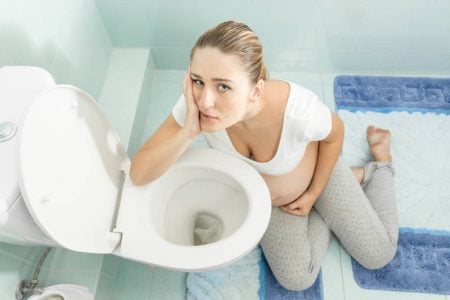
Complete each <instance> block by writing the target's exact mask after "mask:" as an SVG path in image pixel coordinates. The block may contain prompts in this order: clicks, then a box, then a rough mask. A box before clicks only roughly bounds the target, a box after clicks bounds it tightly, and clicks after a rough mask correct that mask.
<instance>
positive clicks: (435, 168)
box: [334, 76, 450, 294]
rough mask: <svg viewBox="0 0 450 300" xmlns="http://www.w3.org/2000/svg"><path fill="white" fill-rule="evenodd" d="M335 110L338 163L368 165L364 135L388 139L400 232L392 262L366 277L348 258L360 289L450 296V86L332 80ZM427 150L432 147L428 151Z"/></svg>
mask: <svg viewBox="0 0 450 300" xmlns="http://www.w3.org/2000/svg"><path fill="white" fill-rule="evenodd" d="M334 96H335V101H336V110H337V111H338V114H339V115H340V116H341V118H342V119H343V120H344V123H345V125H346V133H345V140H344V147H343V151H342V152H343V157H344V159H345V160H346V161H347V162H348V163H349V165H363V164H364V163H365V162H367V161H368V160H370V155H369V153H370V152H369V149H368V146H367V141H366V136H365V128H366V127H367V126H368V125H369V124H374V125H375V126H378V127H382V128H389V129H391V131H392V132H393V142H392V153H393V156H394V164H395V168H396V179H395V184H396V185H395V187H396V193H397V198H398V199H397V201H398V209H399V218H400V220H399V221H400V225H402V226H404V227H414V228H441V229H443V230H440V231H437V230H434V231H433V230H425V229H407V228H401V229H400V236H399V245H398V251H397V254H396V256H395V258H394V259H393V261H392V262H391V263H390V264H389V265H387V266H386V267H384V268H382V269H378V270H367V269H365V268H363V267H362V266H361V265H359V264H358V263H357V262H356V261H354V260H353V259H352V267H353V273H354V277H355V280H356V282H357V283H358V284H359V285H360V286H361V287H363V288H367V289H377V290H392V291H408V292H422V293H436V294H450V231H449V229H450V222H449V221H448V212H449V211H450V180H449V178H450V171H449V170H450V163H449V162H448V161H449V160H448V149H450V134H449V132H450V79H446V78H412V77H386V76H385V77H377V76H338V77H336V78H335V82H334ZM430 145H432V147H431V148H430Z"/></svg>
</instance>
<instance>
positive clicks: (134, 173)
mask: <svg viewBox="0 0 450 300" xmlns="http://www.w3.org/2000/svg"><path fill="white" fill-rule="evenodd" d="M130 179H131V182H132V183H133V184H134V185H138V186H139V185H144V184H146V182H145V180H144V176H142V173H141V172H140V170H139V167H138V166H137V164H136V162H135V161H132V162H131V166H130Z"/></svg>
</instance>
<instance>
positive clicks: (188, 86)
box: [183, 68, 202, 138]
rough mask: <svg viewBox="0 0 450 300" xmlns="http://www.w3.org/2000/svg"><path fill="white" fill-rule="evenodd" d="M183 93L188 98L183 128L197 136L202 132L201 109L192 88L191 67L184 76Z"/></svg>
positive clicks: (191, 135)
mask: <svg viewBox="0 0 450 300" xmlns="http://www.w3.org/2000/svg"><path fill="white" fill-rule="evenodd" d="M183 94H184V99H185V100H186V121H185V123H184V126H183V129H184V130H186V131H187V133H188V134H189V136H190V137H191V138H196V137H197V136H198V135H199V134H200V133H201V132H202V129H201V127H200V111H199V110H198V106H197V104H196V103H195V99H194V92H193V90H192V79H191V70H190V68H189V70H188V71H187V72H186V76H185V77H184V82H183Z"/></svg>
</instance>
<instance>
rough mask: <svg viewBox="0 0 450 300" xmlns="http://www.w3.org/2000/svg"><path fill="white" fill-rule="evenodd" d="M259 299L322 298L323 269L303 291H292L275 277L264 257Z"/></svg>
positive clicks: (303, 299) (317, 299) (261, 263)
mask: <svg viewBox="0 0 450 300" xmlns="http://www.w3.org/2000/svg"><path fill="white" fill-rule="evenodd" d="M259 276H260V279H259V280H260V282H261V286H260V288H259V299H266V300H321V299H323V287H322V271H321V272H320V273H319V276H318V277H317V279H316V282H314V284H313V285H312V286H311V287H310V288H308V289H306V290H303V291H297V292H294V291H290V290H286V289H285V288H283V287H282V286H281V285H280V284H279V283H278V282H277V280H276V279H275V277H273V274H272V272H271V271H270V268H269V266H268V265H267V261H266V260H265V258H264V257H263V258H262V259H261V261H260V273H259Z"/></svg>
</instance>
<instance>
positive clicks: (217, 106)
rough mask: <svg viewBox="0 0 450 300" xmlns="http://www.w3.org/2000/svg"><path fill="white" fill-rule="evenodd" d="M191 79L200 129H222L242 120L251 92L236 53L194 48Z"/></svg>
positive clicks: (210, 48) (249, 101)
mask: <svg viewBox="0 0 450 300" xmlns="http://www.w3.org/2000/svg"><path fill="white" fill-rule="evenodd" d="M191 78H192V87H193V94H194V99H195V102H196V103H197V106H198V108H199V110H200V126H201V128H202V130H203V131H206V132H212V131H217V130H221V129H225V128H228V127H230V126H232V125H234V124H236V123H237V122H239V121H242V120H243V119H245V117H246V114H247V112H248V105H249V103H251V99H252V93H254V91H253V87H252V85H251V84H250V81H249V77H248V75H247V73H246V72H245V70H244V68H243V66H242V63H241V62H240V60H239V58H238V57H237V56H235V55H229V54H223V53H222V52H220V50H218V49H217V48H212V47H208V48H198V49H196V50H195V51H194V55H193V57H192V61H191Z"/></svg>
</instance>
